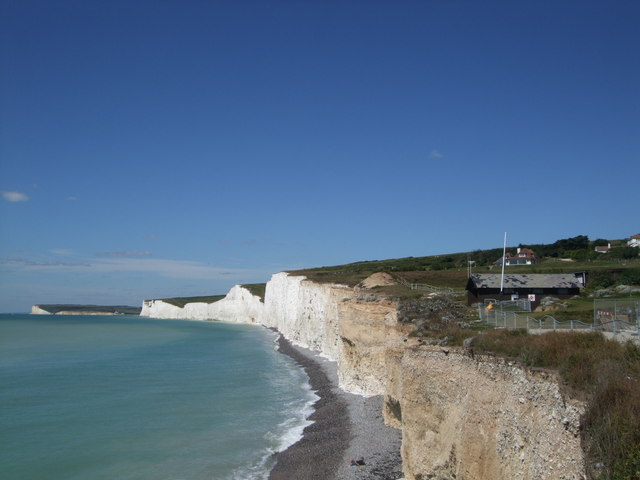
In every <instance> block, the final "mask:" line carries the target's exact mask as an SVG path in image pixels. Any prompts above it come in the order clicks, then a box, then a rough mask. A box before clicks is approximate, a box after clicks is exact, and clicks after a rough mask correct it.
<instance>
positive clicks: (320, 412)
mask: <svg viewBox="0 0 640 480" xmlns="http://www.w3.org/2000/svg"><path fill="white" fill-rule="evenodd" d="M278 343H279V350H280V352H281V353H283V354H285V355H288V356H290V357H291V358H293V359H294V360H295V361H296V362H297V363H298V364H300V365H301V366H302V367H303V368H304V370H305V372H306V373H307V375H308V376H309V382H310V384H311V388H312V389H313V390H314V391H315V393H316V394H317V395H318V396H319V397H320V398H319V400H318V401H317V402H316V404H315V405H314V409H315V412H314V413H313V414H312V415H311V416H310V418H309V420H311V421H312V422H313V423H312V424H311V425H309V426H308V427H307V428H305V430H304V432H303V437H302V439H301V440H300V441H298V442H297V443H295V444H294V445H292V446H291V447H289V448H288V449H287V450H284V451H282V452H279V453H277V454H276V465H275V467H274V468H273V470H272V471H271V474H270V476H269V480H291V479H296V480H316V479H317V480H352V479H354V480H374V479H375V480H397V479H400V478H402V460H401V458H400V445H401V432H400V431H399V430H396V429H393V428H390V427H387V426H386V425H385V424H384V421H383V418H382V404H383V398H382V396H375V397H362V396H359V395H353V394H350V393H346V392H344V391H342V390H341V389H340V388H339V387H338V374H337V365H336V362H332V361H329V360H327V359H325V358H323V357H321V356H319V355H318V354H317V353H316V352H314V351H312V350H309V349H306V348H302V347H298V346H295V345H293V344H291V342H289V341H287V340H286V339H285V338H284V337H282V336H280V338H279V341H278ZM351 460H354V462H352V461H351ZM358 460H360V461H358ZM352 463H357V464H356V465H353V464H352Z"/></svg>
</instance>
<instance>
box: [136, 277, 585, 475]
mask: <svg viewBox="0 0 640 480" xmlns="http://www.w3.org/2000/svg"><path fill="white" fill-rule="evenodd" d="M396 307H397V306H396V304H395V303H394V302H393V301H389V300H386V299H382V298H379V297H376V296H375V295H373V294H371V291H370V290H367V289H360V288H350V287H346V286H342V285H332V284H318V283H314V282H311V281H309V280H307V279H305V278H304V277H300V276H290V275H288V274H286V273H278V274H276V275H274V276H273V277H272V278H271V280H270V281H269V283H267V287H266V294H265V299H264V303H262V302H261V301H260V299H258V298H257V297H255V296H253V295H251V294H250V293H249V292H248V291H247V290H246V289H244V288H242V287H238V286H236V287H234V288H233V289H232V290H231V291H230V292H229V294H228V295H227V297H226V298H225V299H223V300H220V301H218V302H216V303H213V304H197V303H194V304H188V305H186V306H185V307H184V308H182V309H180V308H178V307H174V306H172V305H169V304H166V303H164V302H161V301H157V300H156V301H148V302H145V305H143V310H142V313H141V315H142V316H152V317H157V318H191V319H199V320H210V319H218V320H224V321H236V322H251V323H259V324H262V325H265V326H267V327H274V328H277V329H278V330H279V331H280V332H281V333H282V334H283V335H284V336H285V337H286V338H287V339H289V340H290V341H291V342H293V343H295V344H298V345H302V346H304V347H308V348H311V349H314V350H316V351H318V352H320V354H322V355H324V356H326V357H328V358H330V359H331V360H334V361H336V362H337V364H338V376H339V380H340V386H341V387H342V388H343V389H345V390H347V391H349V392H352V393H357V394H361V395H385V412H384V415H385V419H386V421H387V423H389V424H390V425H392V426H395V427H396V428H400V429H402V432H403V442H402V456H403V465H404V471H405V476H406V478H407V479H408V480H424V479H427V478H458V479H465V480H485V479H492V480H500V479H504V480H511V479H514V478H518V479H531V480H533V479H550V480H551V479H554V480H555V479H558V480H559V479H567V480H569V479H575V480H578V479H582V478H586V477H584V459H583V454H582V450H581V447H580V436H579V435H578V425H579V417H580V414H581V412H582V410H581V408H582V407H581V406H580V405H579V404H577V403H572V402H571V401H570V400H569V399H567V398H564V397H563V396H562V394H561V393H560V391H559V388H558V384H557V381H556V380H555V378H554V377H553V375H551V374H548V373H546V374H544V373H531V372H528V371H526V370H524V369H521V368H520V367H517V366H515V365H511V364H509V363H507V362H505V361H504V360H501V359H497V358H492V357H479V356H476V357H475V358H472V357H470V356H469V355H466V354H465V352H464V351H463V350H461V349H460V350H456V349H449V352H448V353H447V354H445V353H444V352H443V351H442V349H440V348H437V347H427V346H412V347H408V346H407V344H406V343H405V339H406V334H407V333H408V331H407V328H408V327H406V326H404V325H403V324H401V323H400V322H398V319H397V308H396Z"/></svg>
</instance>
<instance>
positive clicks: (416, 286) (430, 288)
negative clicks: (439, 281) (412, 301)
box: [396, 276, 466, 295]
mask: <svg viewBox="0 0 640 480" xmlns="http://www.w3.org/2000/svg"><path fill="white" fill-rule="evenodd" d="M396 278H397V280H398V282H400V283H401V284H402V285H404V286H405V287H408V288H409V289H411V290H423V291H426V292H430V293H437V294H439V295H464V294H465V292H466V290H461V289H455V288H451V287H438V286H435V285H429V284H427V283H410V282H408V281H406V280H405V279H404V278H402V277H401V276H397V277H396Z"/></svg>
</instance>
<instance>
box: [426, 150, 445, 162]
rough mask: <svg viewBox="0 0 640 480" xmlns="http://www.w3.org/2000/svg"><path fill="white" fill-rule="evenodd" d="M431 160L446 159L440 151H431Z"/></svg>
mask: <svg viewBox="0 0 640 480" xmlns="http://www.w3.org/2000/svg"><path fill="white" fill-rule="evenodd" d="M428 158H429V160H439V159H441V158H444V155H443V154H442V153H441V152H440V151H439V150H431V152H429V157H428Z"/></svg>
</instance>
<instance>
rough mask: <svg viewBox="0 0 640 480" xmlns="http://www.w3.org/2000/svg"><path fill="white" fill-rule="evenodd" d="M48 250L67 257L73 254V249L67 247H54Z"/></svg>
mask: <svg viewBox="0 0 640 480" xmlns="http://www.w3.org/2000/svg"><path fill="white" fill-rule="evenodd" d="M49 251H50V252H51V253H53V254H54V255H62V256H65V257H68V256H70V255H73V254H74V252H73V250H69V249H68V248H54V249H53V250H49Z"/></svg>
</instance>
